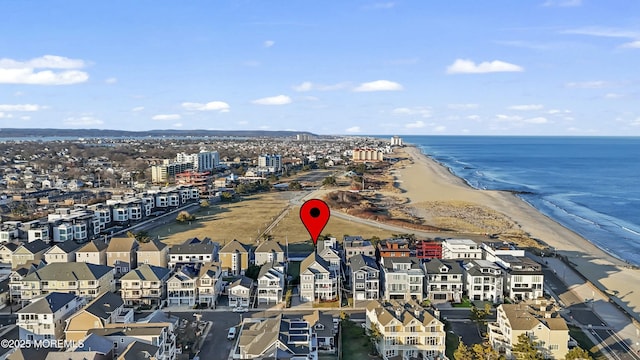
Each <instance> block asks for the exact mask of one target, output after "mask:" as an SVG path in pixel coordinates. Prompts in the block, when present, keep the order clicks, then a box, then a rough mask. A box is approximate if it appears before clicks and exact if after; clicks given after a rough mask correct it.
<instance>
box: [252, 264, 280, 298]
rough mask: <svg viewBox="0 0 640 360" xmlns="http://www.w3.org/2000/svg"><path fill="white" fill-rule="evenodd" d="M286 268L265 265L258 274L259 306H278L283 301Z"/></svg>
mask: <svg viewBox="0 0 640 360" xmlns="http://www.w3.org/2000/svg"><path fill="white" fill-rule="evenodd" d="M284 280H285V271H284V266H277V265H276V264H275V263H269V264H264V265H263V266H262V268H260V273H259V274H258V304H278V303H280V302H282V300H283V294H284V283H285V281H284Z"/></svg>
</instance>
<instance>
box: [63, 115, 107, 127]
mask: <svg viewBox="0 0 640 360" xmlns="http://www.w3.org/2000/svg"><path fill="white" fill-rule="evenodd" d="M63 123H64V124H65V125H72V126H91V125H101V124H103V123H104V122H103V121H102V120H100V119H96V118H95V117H93V116H80V117H68V118H66V119H64V121H63Z"/></svg>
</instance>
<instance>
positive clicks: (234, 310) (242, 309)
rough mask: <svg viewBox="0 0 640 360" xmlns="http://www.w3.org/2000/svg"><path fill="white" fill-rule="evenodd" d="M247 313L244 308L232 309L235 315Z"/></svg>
mask: <svg viewBox="0 0 640 360" xmlns="http://www.w3.org/2000/svg"><path fill="white" fill-rule="evenodd" d="M247 311H249V309H247V308H246V307H242V306H238V307H236V308H233V312H235V313H245V312H247Z"/></svg>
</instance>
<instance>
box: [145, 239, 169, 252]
mask: <svg viewBox="0 0 640 360" xmlns="http://www.w3.org/2000/svg"><path fill="white" fill-rule="evenodd" d="M166 247H167V244H165V243H163V242H162V241H159V240H157V239H152V240H151V241H148V242H141V243H140V244H139V246H138V252H141V251H160V250H162V249H164V248H166Z"/></svg>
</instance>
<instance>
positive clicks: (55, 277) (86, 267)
mask: <svg viewBox="0 0 640 360" xmlns="http://www.w3.org/2000/svg"><path fill="white" fill-rule="evenodd" d="M112 271H113V268H112V267H111V266H105V265H95V264H89V263H84V262H74V263H52V264H49V265H47V266H45V267H43V268H41V269H38V270H36V271H35V272H32V273H31V274H29V275H27V276H25V277H24V278H23V279H22V281H42V280H45V281H77V280H97V279H100V278H101V277H103V276H104V275H105V274H108V273H110V272H112Z"/></svg>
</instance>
